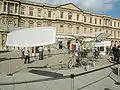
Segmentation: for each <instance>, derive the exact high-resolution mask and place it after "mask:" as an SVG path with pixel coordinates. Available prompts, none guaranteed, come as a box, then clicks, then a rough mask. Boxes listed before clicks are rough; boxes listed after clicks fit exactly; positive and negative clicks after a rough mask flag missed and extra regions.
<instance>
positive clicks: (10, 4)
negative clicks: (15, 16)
mask: <svg viewBox="0 0 120 90" xmlns="http://www.w3.org/2000/svg"><path fill="white" fill-rule="evenodd" d="M8 13H14V4H13V3H8Z"/></svg>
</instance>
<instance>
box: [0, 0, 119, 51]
mask: <svg viewBox="0 0 120 90" xmlns="http://www.w3.org/2000/svg"><path fill="white" fill-rule="evenodd" d="M14 27H21V28H31V27H56V30H57V31H56V32H57V33H65V34H92V33H95V32H101V31H104V32H106V33H110V34H111V35H110V37H109V38H108V40H109V41H111V42H112V43H116V44H119V43H120V19H119V18H113V17H110V16H105V15H97V14H93V13H89V12H86V11H84V10H82V9H80V8H78V7H77V6H75V5H74V4H73V3H67V4H63V5H51V4H44V3H34V2H29V1H26V0H0V50H4V49H6V45H5V43H6V37H7V35H6V34H7V33H8V32H10V31H11V28H14Z"/></svg>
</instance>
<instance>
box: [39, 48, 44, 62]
mask: <svg viewBox="0 0 120 90" xmlns="http://www.w3.org/2000/svg"><path fill="white" fill-rule="evenodd" d="M43 51H44V49H43V46H40V47H39V60H42V59H43Z"/></svg>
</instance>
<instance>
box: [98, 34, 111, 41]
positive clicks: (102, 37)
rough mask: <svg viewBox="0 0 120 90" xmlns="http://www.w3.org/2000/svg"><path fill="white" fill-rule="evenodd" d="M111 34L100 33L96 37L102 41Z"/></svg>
mask: <svg viewBox="0 0 120 90" xmlns="http://www.w3.org/2000/svg"><path fill="white" fill-rule="evenodd" d="M109 36H110V34H109V33H100V34H99V35H98V36H97V37H96V39H97V40H98V41H101V40H105V39H106V38H107V37H109Z"/></svg>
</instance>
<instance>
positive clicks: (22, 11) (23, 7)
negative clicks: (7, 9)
mask: <svg viewBox="0 0 120 90" xmlns="http://www.w3.org/2000/svg"><path fill="white" fill-rule="evenodd" d="M24 12H25V6H21V14H22V15H24V14H25V13H24Z"/></svg>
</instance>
